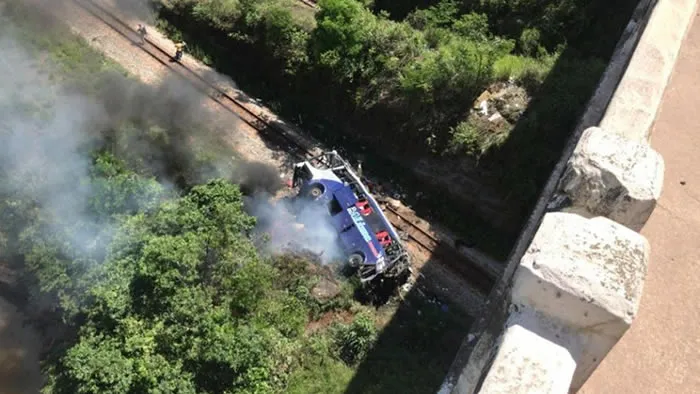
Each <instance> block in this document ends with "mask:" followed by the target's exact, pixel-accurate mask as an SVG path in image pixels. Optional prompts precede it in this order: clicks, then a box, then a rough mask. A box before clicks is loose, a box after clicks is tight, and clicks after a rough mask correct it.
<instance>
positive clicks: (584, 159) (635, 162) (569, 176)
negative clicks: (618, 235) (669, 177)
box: [559, 127, 664, 231]
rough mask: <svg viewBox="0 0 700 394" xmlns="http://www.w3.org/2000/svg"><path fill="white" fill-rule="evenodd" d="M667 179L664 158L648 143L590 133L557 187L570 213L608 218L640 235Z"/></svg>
mask: <svg viewBox="0 0 700 394" xmlns="http://www.w3.org/2000/svg"><path fill="white" fill-rule="evenodd" d="M663 179H664V161H663V158H662V157H661V155H660V154H659V153H658V152H656V151H654V150H653V149H652V148H651V147H650V146H649V143H648V142H647V141H641V142H639V141H635V140H628V139H626V138H625V137H624V136H622V135H619V134H616V133H610V132H608V131H607V130H603V129H601V128H599V127H591V128H589V129H587V130H586V131H585V132H584V133H583V136H582V137H581V141H579V144H578V146H577V147H576V150H575V151H574V154H573V156H572V157H571V159H570V160H569V164H568V166H567V168H566V172H565V173H564V176H563V177H562V180H561V184H560V186H559V187H560V189H561V190H562V192H563V193H564V194H566V195H567V196H568V197H569V199H570V201H571V206H570V207H568V208H567V209H565V211H566V212H574V213H577V214H579V215H582V216H585V217H595V216H604V217H607V218H609V219H611V220H614V221H616V222H617V223H620V224H622V225H623V226H627V227H629V228H631V229H632V230H635V231H639V230H640V229H641V228H642V227H643V226H644V224H645V223H646V222H647V220H649V216H650V215H651V213H652V212H653V210H654V207H656V201H658V199H659V197H660V196H661V188H662V186H663Z"/></svg>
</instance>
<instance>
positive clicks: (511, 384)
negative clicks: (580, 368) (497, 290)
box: [479, 307, 578, 394]
mask: <svg viewBox="0 0 700 394" xmlns="http://www.w3.org/2000/svg"><path fill="white" fill-rule="evenodd" d="M576 340H577V337H576V335H575V334H573V335H572V334H571V333H570V332H568V331H567V330H566V328H565V327H563V326H561V325H560V324H558V323H556V322H554V321H552V320H551V319H549V318H548V317H547V316H543V315H541V314H539V313H537V312H535V311H534V310H532V309H531V308H527V307H524V308H521V309H520V310H518V311H516V312H514V313H512V314H511V315H510V317H509V320H508V323H507V327H506V330H505V332H504V334H503V336H502V337H501V341H500V344H499V348H498V351H497V353H496V357H495V358H494V361H493V364H492V366H491V369H489V372H488V374H487V375H486V378H485V379H484V383H483V384H482V386H481V389H480V390H479V393H480V394H491V393H493V394H503V393H508V394H518V393H522V394H531V393H541V394H566V393H568V391H569V386H570V385H571V378H572V377H573V374H574V370H575V369H576V361H575V360H574V357H573V356H572V354H571V352H570V351H569V349H568V348H576V347H577V346H578V344H577V343H576Z"/></svg>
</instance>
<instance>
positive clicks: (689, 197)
mask: <svg viewBox="0 0 700 394" xmlns="http://www.w3.org/2000/svg"><path fill="white" fill-rule="evenodd" d="M698 88H700V17H697V16H696V17H695V20H694V22H693V25H692V26H691V28H690V31H689V33H688V36H687V37H686V39H685V41H684V43H683V46H682V47H681V52H680V55H679V58H678V60H677V62H676V65H675V69H674V71H673V74H672V76H671V81H670V84H669V86H668V87H667V88H666V92H665V94H664V98H663V101H662V105H661V109H660V112H659V114H658V115H657V118H656V123H655V124H654V126H653V130H652V146H653V147H654V149H656V150H657V151H658V152H659V153H661V154H662V155H663V157H664V161H665V164H666V173H665V180H664V190H663V194H662V195H661V200H660V201H659V204H658V206H657V207H656V210H655V211H654V213H653V214H652V216H651V219H650V220H649V222H648V223H647V225H646V226H645V228H644V229H643V230H642V234H644V235H645V236H646V237H647V238H648V239H649V242H650V243H651V253H652V254H651V264H650V266H649V270H648V273H647V278H646V283H645V285H644V294H643V297H642V303H641V306H640V310H639V316H638V317H637V319H636V321H635V322H634V323H633V324H632V327H631V328H630V330H629V331H628V332H627V334H626V335H625V336H624V337H623V338H622V340H621V341H620V342H619V343H618V344H617V346H615V347H614V348H613V350H612V351H611V352H610V354H609V355H608V357H607V358H605V360H604V361H603V362H602V363H601V365H600V367H598V369H597V370H596V372H595V373H594V374H593V376H592V377H591V379H590V380H589V381H588V382H587V383H586V385H585V386H584V387H583V389H582V390H581V391H580V392H581V393H586V394H588V393H615V394H622V393H644V394H647V393H668V394H681V393H697V392H699V391H700V306H698V301H699V300H700V286H699V285H698V283H699V282H698V277H699V276H700V130H699V129H698V125H700V113H699V112H698V108H700V95H699V94H698Z"/></svg>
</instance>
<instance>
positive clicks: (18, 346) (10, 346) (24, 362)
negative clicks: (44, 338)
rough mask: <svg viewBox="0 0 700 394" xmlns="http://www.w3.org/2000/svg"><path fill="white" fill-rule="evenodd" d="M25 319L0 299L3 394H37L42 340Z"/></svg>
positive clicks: (39, 384)
mask: <svg viewBox="0 0 700 394" xmlns="http://www.w3.org/2000/svg"><path fill="white" fill-rule="evenodd" d="M23 321H24V316H23V315H22V314H21V313H20V312H19V311H17V309H16V308H15V307H14V306H13V305H12V304H10V303H9V302H7V301H6V300H5V299H4V298H2V297H0V394H32V393H38V392H39V388H40V387H41V384H42V377H41V372H40V370H39V359H38V357H39V347H40V340H39V336H38V335H37V334H36V332H35V331H34V330H33V329H32V328H31V327H30V326H26V325H24V324H23Z"/></svg>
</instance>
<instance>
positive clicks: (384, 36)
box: [161, 0, 635, 213]
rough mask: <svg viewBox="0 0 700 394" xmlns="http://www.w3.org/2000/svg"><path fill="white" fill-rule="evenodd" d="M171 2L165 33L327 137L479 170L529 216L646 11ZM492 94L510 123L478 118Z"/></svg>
mask: <svg viewBox="0 0 700 394" xmlns="http://www.w3.org/2000/svg"><path fill="white" fill-rule="evenodd" d="M162 3H163V4H165V7H164V8H163V9H162V11H161V17H162V18H161V23H162V25H161V26H162V27H163V28H164V29H165V30H166V31H168V32H169V33H170V34H171V35H173V36H174V37H177V38H179V37H183V38H185V39H186V40H187V41H188V43H189V46H190V48H191V50H192V52H193V53H194V54H195V55H197V56H199V57H200V58H202V59H203V60H205V61H207V62H209V63H211V64H213V65H215V66H216V67H217V68H218V69H220V70H224V71H228V72H231V73H232V75H234V76H235V78H236V80H237V81H239V82H240V83H241V85H243V87H244V89H246V90H248V91H250V92H252V93H254V94H257V95H259V96H262V97H263V98H264V99H266V100H267V101H268V102H269V103H272V105H273V107H276V109H277V110H279V111H280V112H282V113H283V114H284V115H287V117H288V118H290V119H292V120H299V121H300V122H302V123H303V126H304V127H305V128H306V129H308V130H310V131H312V132H314V133H316V134H317V135H318V136H319V137H321V138H325V139H326V141H338V140H339V139H343V141H344V143H343V144H342V145H343V146H348V145H349V142H355V143H359V144H361V145H363V146H364V147H363V148H362V149H365V148H367V149H369V150H374V151H377V152H381V153H382V154H383V155H385V154H386V153H392V154H394V155H396V156H400V157H404V158H406V157H411V158H415V157H416V156H417V155H419V156H420V155H433V156H434V155H440V156H443V157H445V158H460V157H461V158H464V159H468V160H473V161H474V163H478V166H480V168H481V169H482V170H484V172H486V173H488V178H489V179H481V181H483V182H491V183H494V182H495V183H496V184H497V186H500V188H501V190H503V195H504V196H505V197H510V200H511V203H512V204H516V205H522V206H523V208H525V209H524V210H523V213H525V212H527V211H528V209H527V206H528V205H529V202H531V201H532V198H533V197H534V196H535V194H536V192H537V190H538V187H539V185H540V184H541V182H542V181H543V180H544V179H546V177H547V175H548V173H549V172H550V169H551V166H552V164H553V163H554V161H555V160H556V159H557V158H558V156H559V153H560V151H561V148H562V146H563V143H564V141H565V139H566V137H567V136H568V134H569V132H570V131H571V129H572V128H573V126H574V123H575V121H576V119H577V117H578V115H579V114H580V112H581V111H582V109H583V105H584V104H585V102H586V101H587V100H588V98H589V96H590V94H591V92H592V90H593V88H594V86H595V84H596V83H597V81H598V78H599V76H600V74H601V72H602V70H603V69H604V67H605V64H606V62H607V59H608V57H609V56H610V54H611V52H612V49H613V47H614V45H615V43H616V42H617V39H618V37H619V36H620V34H621V32H622V29H623V27H624V24H625V23H626V21H627V20H628V19H629V16H630V15H631V9H632V7H633V6H634V4H635V2H634V1H632V0H629V1H624V2H620V3H616V4H615V5H614V6H612V9H611V8H610V7H611V6H610V5H609V4H608V3H606V2H603V1H583V0H563V1H552V0H522V1H502V0H478V1H477V0H461V1H458V0H402V1H389V0H386V1H384V0H376V1H371V0H365V1H360V0H320V1H319V2H318V6H319V10H318V11H316V12H313V11H310V10H309V9H305V8H303V7H302V6H300V5H299V4H298V2H297V1H295V0H237V1H231V0H209V1H193V0H169V1H163V2H162ZM509 81H510V82H509ZM487 88H488V89H490V90H491V92H492V93H495V94H500V97H501V98H500V99H498V100H495V101H494V102H493V103H492V105H495V107H496V108H497V109H498V111H499V112H500V113H501V115H502V118H501V119H500V120H498V121H489V120H488V119H487V118H488V116H487V117H484V116H479V115H478V114H477V112H476V111H474V110H472V103H473V102H474V100H475V99H476V98H477V96H479V95H480V94H481V93H482V92H483V91H484V90H485V89H487ZM528 103H529V106H528ZM525 107H528V109H527V110H525ZM348 136H352V138H351V139H350V140H347V139H345V138H346V137H348Z"/></svg>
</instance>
